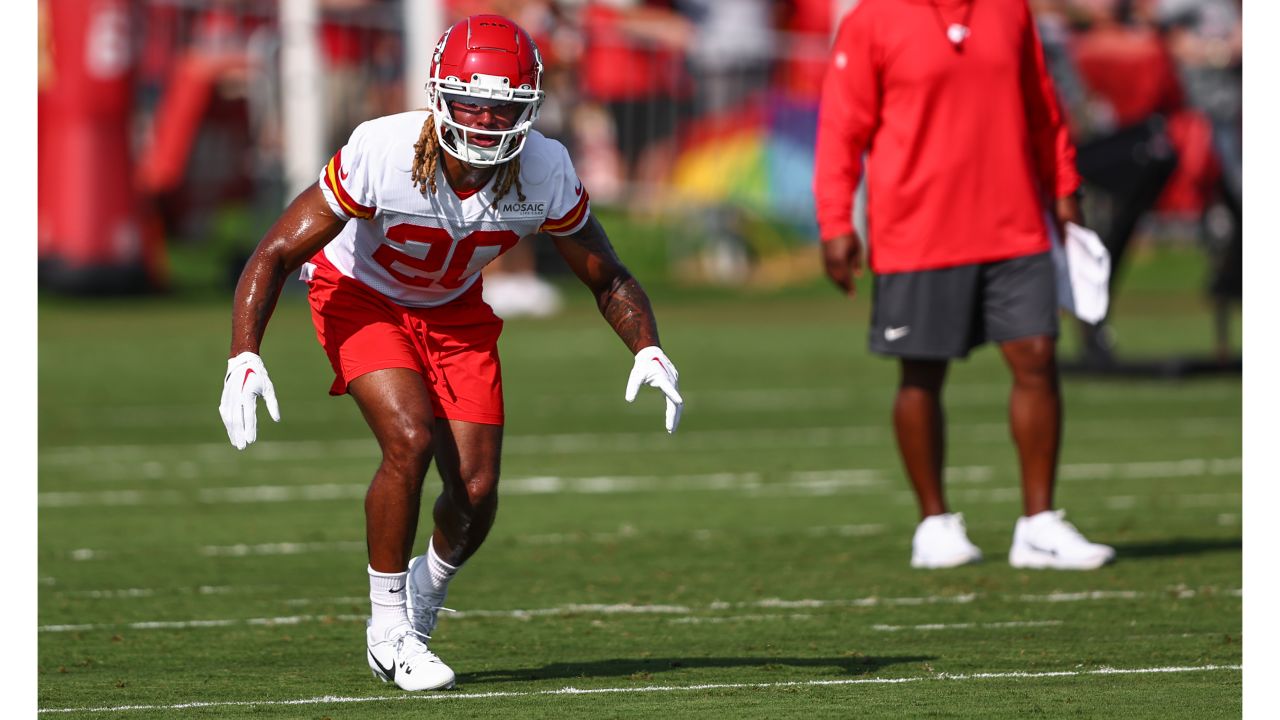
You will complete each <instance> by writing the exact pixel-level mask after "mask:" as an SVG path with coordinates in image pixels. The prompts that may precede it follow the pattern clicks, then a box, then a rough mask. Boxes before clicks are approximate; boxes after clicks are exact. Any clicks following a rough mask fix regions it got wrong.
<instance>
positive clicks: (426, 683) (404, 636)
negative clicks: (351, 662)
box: [365, 621, 454, 690]
mask: <svg viewBox="0 0 1280 720" xmlns="http://www.w3.org/2000/svg"><path fill="white" fill-rule="evenodd" d="M365 636H366V639H367V640H368V656H369V669H370V670H372V671H373V676H374V677H376V678H378V679H379V680H381V681H382V682H394V683H395V684H396V685H399V686H400V689H402V690H448V689H449V688H452V687H453V685H454V675H453V670H452V669H451V668H450V667H449V666H448V665H445V664H444V663H443V662H441V661H440V658H438V657H436V656H435V653H432V652H431V651H430V650H428V649H427V644H426V643H425V642H423V641H422V638H420V637H418V634H417V633H416V632H414V630H413V628H411V627H409V626H408V625H403V624H402V625H397V626H395V627H393V628H391V629H389V630H386V631H385V632H383V633H379V632H377V631H375V630H374V629H373V625H372V621H370V624H369V626H368V628H367V629H366V630H365Z"/></svg>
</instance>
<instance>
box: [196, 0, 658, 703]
mask: <svg viewBox="0 0 1280 720" xmlns="http://www.w3.org/2000/svg"><path fill="white" fill-rule="evenodd" d="M426 89H427V102H428V107H427V109H425V110H418V111H413V112H406V113H401V114H398V115H391V116H387V117H381V118H377V119H374V120H370V121H368V122H365V123H363V124H361V125H360V126H359V127H357V128H356V129H355V131H354V132H352V134H351V138H350V140H349V141H348V142H347V144H346V145H345V146H343V147H342V148H341V149H340V150H339V151H338V152H337V153H336V154H335V155H334V156H333V158H332V159H331V160H330V161H329V163H328V164H327V165H326V166H325V167H324V169H323V171H322V172H321V173H320V177H319V181H318V182H317V183H316V184H315V185H313V186H312V187H310V188H308V189H307V190H304V191H303V192H302V193H301V194H300V195H298V197H297V198H295V199H294V200H293V202H292V203H291V204H290V205H289V207H288V208H287V209H285V211H284V213H283V214H282V215H281V217H280V218H279V219H278V220H277V221H276V222H275V224H274V225H273V226H272V227H271V229H270V230H269V231H268V232H267V234H266V236H265V237H263V239H262V241H261V242H260V243H259V244H258V247H257V249H256V250H255V252H254V253H253V255H252V257H251V258H250V260H249V262H248V263H247V265H246V266H245V268H244V271H243V273H242V275H241V276H240V281H239V284H238V285H237V287H236V292H235V301H234V305H233V309H232V335H231V352H230V355H231V358H230V360H228V362H227V374H226V377H225V379H224V387H223V391H222V402H221V405H220V408H219V410H220V412H221V415H222V419H223V422H224V423H225V424H226V428H227V434H228V437H229V438H230V440H231V443H232V444H233V445H235V447H237V448H239V449H244V448H245V447H246V446H247V445H249V444H250V443H252V442H253V441H254V440H255V439H256V437H257V420H256V417H255V415H256V409H257V399H258V398H259V397H260V398H262V400H263V402H264V404H265V405H266V407H267V411H268V413H269V414H270V415H271V418H272V419H273V420H275V421H277V422H278V421H279V420H280V410H279V406H278V404H277V401H276V397H275V392H274V390H273V388H272V385H271V380H270V379H269V377H268V375H267V370H266V367H265V366H264V365H263V361H262V358H260V357H259V355H258V352H259V347H260V345H261V342H262V337H263V333H264V331H265V329H266V326H267V321H268V319H269V318H270V316H271V313H272V310H273V308H274V307H275V304H276V300H277V298H278V297H279V295H280V289H281V286H282V284H283V283H284V281H285V278H286V277H287V276H288V274H289V273H292V272H294V271H296V270H298V269H299V268H300V269H301V274H302V279H303V280H305V281H306V283H307V284H308V285H309V287H310V290H309V294H308V297H309V302H310V306H311V317H312V321H313V322H314V324H315V329H316V336H317V338H318V339H319V341H320V344H321V345H322V346H323V347H324V350H325V352H326V353H327V354H328V356H329V361H330V363H331V365H332V366H333V370H334V374H335V376H336V377H335V379H334V381H333V385H332V387H331V388H330V390H329V393H330V394H331V395H342V394H350V395H351V396H352V397H353V398H354V399H355V402H356V404H357V405H358V406H359V408H360V411H361V412H362V413H363V415H364V418H365V421H366V422H367V423H368V424H369V427H370V429H371V430H372V431H373V434H374V437H375V438H376V439H377V441H378V445H379V447H380V449H381V452H382V460H381V464H380V465H379V466H378V469H377V472H376V473H374V476H373V480H372V482H371V483H370V485H369V491H368V494H367V495H366V496H365V532H366V536H367V542H368V548H369V567H368V574H369V598H370V601H371V604H372V613H371V615H372V616H371V618H370V620H369V622H368V627H367V631H366V636H367V645H368V653H367V655H368V662H369V667H370V668H371V669H372V670H373V673H374V675H375V676H377V677H379V678H381V679H382V680H383V681H384V682H395V683H396V684H397V685H398V686H400V687H401V688H403V689H405V690H431V689H441V688H448V687H452V686H453V684H454V673H453V671H452V670H451V669H450V668H449V667H448V666H447V665H445V664H444V663H443V662H441V661H440V659H439V658H438V657H436V656H435V655H434V654H433V653H432V652H431V651H430V650H429V649H428V645H427V641H428V639H429V638H430V635H431V632H432V630H433V629H434V627H435V624H436V618H437V614H438V612H439V610H440V609H441V606H442V605H443V603H444V600H445V595H446V593H447V591H448V587H449V582H450V580H451V579H452V577H453V576H454V573H456V572H457V571H458V568H459V567H460V566H461V565H462V564H463V563H464V562H466V560H467V559H468V558H469V557H471V555H472V554H473V553H475V551H476V550H477V549H478V548H479V547H480V545H481V544H482V543H483V542H484V539H485V536H486V535H488V533H489V530H490V528H491V527H492V526H493V522H494V516H495V513H496V511H497V506H498V467H499V455H500V452H501V447H502V428H503V404H502V375H501V370H500V367H499V362H498V351H497V340H498V335H499V333H500V332H501V330H502V321H501V320H500V319H498V317H497V316H496V315H495V314H494V313H493V311H492V310H491V309H490V308H489V306H488V305H486V304H485V302H484V301H483V300H482V298H481V282H482V281H481V273H480V271H481V269H482V268H484V266H485V265H486V264H488V263H489V262H490V261H492V260H493V259H494V258H496V257H498V256H499V255H501V254H502V253H503V252H505V251H506V250H508V249H510V248H511V247H512V246H514V245H515V244H516V242H517V241H518V240H519V239H520V238H522V237H524V236H527V235H532V234H534V233H538V232H543V233H546V234H548V235H550V236H551V237H552V238H553V240H554V242H555V245H556V248H557V249H558V250H559V252H560V254H561V255H562V256H564V258H565V260H566V261H567V262H568V264H569V266H570V267H571V268H572V269H573V271H574V273H576V274H577V276H578V277H579V278H580V279H581V280H582V282H583V283H584V284H586V286H587V287H588V288H590V290H591V292H592V294H593V295H594V296H595V298H596V302H597V304H598V305H599V308H600V312H601V314H602V315H603V316H604V318H605V320H606V321H608V323H609V325H611V326H612V327H613V329H614V331H615V332H616V333H617V334H618V336H619V337H620V338H621V339H622V341H623V342H624V343H625V344H626V345H627V347H628V348H629V349H630V350H631V352H632V353H634V355H635V359H634V363H633V367H632V370H631V375H630V377H629V378H628V381H627V386H626V393H625V397H626V399H627V401H628V402H630V401H632V400H634V399H635V397H636V393H637V392H638V390H639V388H640V386H641V385H650V386H653V387H655V388H657V389H658V390H660V391H661V392H662V393H663V394H664V395H665V399H666V429H667V432H669V433H672V432H675V430H676V427H677V425H678V424H679V422H680V413H681V410H682V408H683V400H682V399H681V397H680V391H679V387H678V381H677V378H678V373H677V372H676V368H675V366H674V365H673V364H672V363H671V361H670V360H669V359H668V358H667V356H666V355H665V354H664V353H663V351H662V348H661V346H660V344H659V340H658V327H657V323H656V321H655V319H654V314H653V310H652V308H651V307H650V304H649V298H648V297H647V296H646V295H645V292H644V290H643V289H641V287H640V284H639V283H638V282H637V281H636V280H635V278H633V277H632V276H631V273H630V272H628V271H627V269H626V267H624V266H623V264H622V262H621V261H620V260H619V259H618V256H617V255H616V254H615V252H614V250H613V247H612V246H611V245H610V243H609V239H608V237H607V236H606V235H605V231H604V229H603V228H602V227H601V225H600V223H599V222H598V221H597V219H596V218H595V217H594V216H593V215H592V213H591V205H590V200H589V196H588V193H587V191H586V189H585V188H583V186H582V182H581V181H579V179H578V176H577V173H576V172H575V171H574V167H573V163H572V162H571V161H570V159H569V155H568V153H567V151H566V150H565V148H564V146H563V145H561V144H560V143H558V142H556V141H554V140H550V139H548V138H546V137H544V136H543V135H541V134H539V133H538V132H537V131H536V130H534V129H532V126H533V122H534V120H535V119H536V118H537V117H538V109H539V106H540V105H541V104H542V101H543V98H544V93H543V89H542V60H541V56H540V55H539V53H538V48H537V47H535V45H534V43H533V41H532V40H531V39H530V36H529V34H528V33H527V32H525V31H524V30H523V29H522V28H520V27H519V26H517V25H516V24H515V23H514V22H512V21H511V20H509V19H507V18H505V17H501V16H498V15H475V16H472V17H469V18H467V19H465V20H462V21H460V22H458V23H457V24H455V25H453V26H452V27H451V28H449V29H448V30H446V31H445V33H444V35H443V36H442V37H441V38H440V41H439V43H438V44H437V45H436V48H435V52H434V55H433V58H432V61H431V68H430V78H429V80H428V81H427V86H426ZM433 459H434V460H435V462H436V466H437V468H438V470H439V473H440V476H441V478H442V481H443V487H442V488H441V491H440V493H439V495H438V496H437V497H436V499H435V504H434V508H433V519H434V521H435V523H434V528H433V530H432V532H431V536H430V539H429V541H428V542H427V547H426V552H425V553H423V554H422V555H419V556H417V557H413V558H412V559H411V558H410V555H412V554H413V552H412V549H413V546H414V538H415V534H416V531H417V526H418V515H419V507H420V503H421V498H422V486H423V480H424V477H425V475H426V472H427V468H428V466H429V464H430V463H431V461H432V460H433Z"/></svg>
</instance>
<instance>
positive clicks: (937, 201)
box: [814, 0, 1080, 273]
mask: <svg viewBox="0 0 1280 720" xmlns="http://www.w3.org/2000/svg"><path fill="white" fill-rule="evenodd" d="M970 13H971V14H970ZM966 17H967V18H968V22H967V25H968V26H969V28H970V35H969V37H968V38H967V39H966V40H965V41H964V44H963V51H961V52H957V51H956V49H955V47H954V46H953V45H952V43H951V42H950V41H949V40H948V39H947V36H946V26H947V25H949V24H951V23H964V22H965V20H966ZM864 151H865V152H867V153H868V168H869V169H868V177H867V181H868V210H867V213H868V215H867V217H868V230H867V233H868V236H869V237H868V238H867V240H868V243H869V246H870V248H871V253H870V262H871V268H872V270H874V271H875V272H877V273H893V272H910V271H918V270H930V269H936V268H943V267H950V266H955V265H963V264H970V263H979V262H992V261H996V260H1004V259H1008V258H1014V257H1021V256H1024V255H1030V254H1034V253H1038V252H1044V251H1047V250H1048V249H1049V239H1048V235H1047V232H1046V229H1045V221H1044V214H1043V212H1044V210H1043V208H1044V202H1043V200H1044V199H1045V198H1046V197H1047V196H1048V195H1050V194H1052V195H1054V196H1057V197H1063V196H1066V195H1069V194H1070V193H1072V192H1074V191H1075V189H1076V187H1077V186H1078V185H1079V184H1080V177H1079V175H1078V174H1077V172H1076V168H1075V147H1074V146H1073V145H1072V144H1071V141H1070V139H1069V136H1068V133H1067V129H1066V126H1065V123H1064V122H1063V119H1062V115H1061V113H1060V111H1059V109H1058V103H1057V98H1056V95H1055V91H1054V88H1053V84H1052V81H1051V80H1050V79H1049V75H1048V73H1047V72H1046V70H1045V66H1044V53H1043V50H1042V49H1041V46H1040V39H1039V37H1038V36H1037V35H1036V31H1035V24H1034V22H1033V21H1032V18H1031V13H1030V10H1029V9H1028V7H1027V3H1026V0H982V1H981V2H972V3H971V2H969V1H967V0H933V2H930V0H862V2H860V3H859V5H858V6H857V7H856V8H855V9H854V10H853V11H852V12H850V13H849V15H848V16H846V18H845V19H844V21H843V22H842V23H841V25H840V29H839V32H838V35H837V37H836V40H835V44H834V46H833V48H832V53H831V61H830V62H829V64H828V66H827V72H826V76H825V79H824V83H823V91H822V102H821V106H820V110H819V115H818V141H817V159H816V167H815V172H814V194H815V196H816V201H817V211H818V225H819V230H820V232H821V235H822V238H823V239H829V238H832V237H835V236H836V235H840V234H845V233H849V232H852V231H853V223H852V209H853V193H854V190H855V188H856V187H857V184H858V180H859V178H860V176H861V174H862V160H861V158H862V154H863V152H864Z"/></svg>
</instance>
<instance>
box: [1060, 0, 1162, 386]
mask: <svg viewBox="0 0 1280 720" xmlns="http://www.w3.org/2000/svg"><path fill="white" fill-rule="evenodd" d="M1075 9H1076V11H1077V13H1078V14H1079V18H1080V20H1081V23H1080V24H1079V26H1078V30H1077V31H1076V32H1075V33H1074V35H1073V37H1072V38H1071V40H1070V47H1071V55H1072V58H1073V60H1074V63H1075V67H1076V69H1077V71H1078V73H1079V77H1080V81H1081V85H1082V87H1083V90H1084V92H1085V93H1086V94H1087V99H1085V100H1084V101H1083V103H1082V102H1081V100H1080V99H1079V98H1077V99H1076V101H1075V102H1074V103H1069V104H1071V105H1074V106H1075V109H1076V110H1077V112H1078V113H1079V114H1077V115H1075V116H1073V117H1072V118H1071V120H1072V123H1073V134H1074V135H1075V137H1076V140H1077V142H1078V143H1079V155H1078V160H1077V162H1078V167H1079V169H1080V174H1081V175H1082V176H1083V177H1084V179H1085V182H1086V183H1087V184H1088V188H1089V190H1090V193H1091V194H1092V195H1094V196H1095V198H1093V199H1094V200H1096V199H1097V198H1096V196H1097V195H1098V194H1101V195H1102V196H1103V198H1104V199H1105V200H1106V202H1105V205H1103V206H1101V208H1100V205H1099V204H1098V203H1097V202H1094V203H1092V204H1091V205H1090V207H1091V208H1092V209H1093V210H1095V211H1097V210H1100V209H1101V210H1105V211H1104V212H1092V213H1091V217H1092V219H1093V220H1094V223H1095V225H1096V229H1097V231H1098V234H1099V235H1100V236H1101V237H1102V240H1103V242H1104V243H1105V244H1106V246H1107V249H1108V251H1109V252H1110V253H1111V267H1112V275H1111V287H1112V291H1113V292H1114V290H1115V287H1116V285H1117V282H1118V280H1119V277H1120V276H1121V274H1122V269H1123V263H1124V260H1125V256H1126V252H1127V250H1128V247H1129V244H1130V241H1131V240H1132V238H1133V235H1134V233H1135V231H1136V230H1137V227H1138V222H1139V221H1140V220H1141V219H1142V218H1143V216H1145V215H1146V214H1147V213H1148V212H1149V211H1150V210H1151V209H1152V208H1153V207H1155V204H1156V201H1157V200H1158V199H1159V198H1160V196H1161V194H1162V193H1163V192H1164V190H1165V187H1166V185H1167V184H1168V182H1169V179H1170V178H1171V177H1172V176H1173V173H1174V171H1175V170H1176V169H1177V165H1178V157H1177V153H1176V151H1175V149H1174V146H1173V144H1172V141H1171V140H1170V138H1169V133H1168V130H1167V125H1168V119H1169V117H1170V115H1171V114H1172V113H1174V112H1175V111H1177V110H1178V109H1179V108H1181V107H1182V104H1183V98H1182V91H1181V87H1180V85H1179V82H1178V77H1177V72H1176V69H1175V67H1174V64H1173V59H1172V58H1171V57H1170V56H1169V53H1168V50H1167V49H1166V47H1165V45H1164V41H1163V38H1161V36H1160V35H1159V34H1158V33H1157V32H1156V30H1155V29H1154V28H1153V27H1151V26H1148V25H1141V24H1138V22H1137V21H1136V19H1135V18H1134V17H1133V15H1132V5H1131V4H1130V3H1127V2H1120V1H1119V0H1076V4H1075ZM1079 328H1080V335H1081V354H1082V357H1081V360H1082V361H1083V362H1084V363H1085V364H1087V365H1091V366H1098V367H1105V366H1108V365H1111V364H1112V363H1114V361H1115V358H1114V354H1113V346H1114V341H1113V340H1112V338H1111V333H1110V331H1109V329H1108V326H1107V324H1106V320H1105V319H1104V320H1103V321H1102V322H1100V323H1098V324H1096V325H1090V324H1087V323H1084V322H1080V323H1079Z"/></svg>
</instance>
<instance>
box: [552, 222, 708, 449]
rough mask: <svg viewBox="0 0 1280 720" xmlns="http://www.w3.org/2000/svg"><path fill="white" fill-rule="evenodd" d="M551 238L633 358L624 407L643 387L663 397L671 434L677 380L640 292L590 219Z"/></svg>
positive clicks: (680, 404) (676, 419) (676, 418)
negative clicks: (571, 232) (576, 227)
mask: <svg viewBox="0 0 1280 720" xmlns="http://www.w3.org/2000/svg"><path fill="white" fill-rule="evenodd" d="M553 237H554V238H555V244H556V249H557V250H559V251H560V255H561V256H563V257H564V259H565V262H567V263H568V264H569V267H570V268H571V269H572V270H573V272H574V274H575V275H577V276H578V279H580V280H582V283H583V284H584V285H586V286H587V288H589V289H590V290H591V294H592V295H594V296H595V298H596V305H597V306H598V307H599V308H600V314H601V315H603V316H604V319H605V320H606V321H608V323H609V325H610V326H611V327H612V328H613V330H614V332H616V333H617V334H618V337H620V338H622V342H624V343H626V345H627V347H628V348H630V349H631V352H633V353H635V356H636V359H635V363H634V365H633V367H632V370H631V376H630V378H629V379H628V381H627V392H626V398H627V402H631V401H633V400H635V397H636V392H637V391H638V390H639V388H640V385H642V384H644V385H652V386H653V387H656V388H658V389H659V390H661V391H662V392H663V393H664V394H665V395H666V397H667V417H666V426H667V432H675V430H676V426H677V425H679V423H680V414H681V412H682V411H683V409H684V400H683V398H681V397H680V391H679V382H678V380H679V376H680V374H679V373H678V372H676V368H675V365H673V364H672V363H671V360H670V359H669V358H667V356H666V355H665V354H664V353H663V352H662V347H661V345H660V343H659V340H658V321H657V319H656V318H655V317H654V314H653V307H652V306H651V305H650V304H649V296H648V295H646V294H645V291H644V288H642V287H640V283H639V282H637V281H636V279H635V278H634V277H632V275H631V271H629V270H627V268H626V266H625V265H623V264H622V260H620V259H619V258H618V254H617V253H616V252H615V251H614V249H613V245H612V244H611V243H610V242H609V238H608V236H607V235H605V232H604V228H603V227H602V226H601V225H600V221H599V220H596V218H595V216H594V215H589V216H588V217H587V221H586V223H585V224H584V225H583V226H582V228H581V229H579V230H578V231H577V232H575V233H573V234H571V235H564V236H553Z"/></svg>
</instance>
